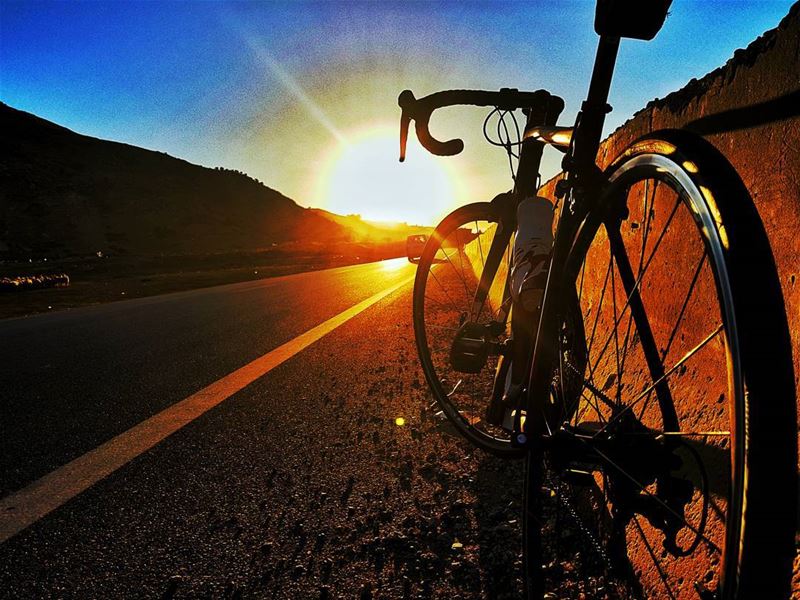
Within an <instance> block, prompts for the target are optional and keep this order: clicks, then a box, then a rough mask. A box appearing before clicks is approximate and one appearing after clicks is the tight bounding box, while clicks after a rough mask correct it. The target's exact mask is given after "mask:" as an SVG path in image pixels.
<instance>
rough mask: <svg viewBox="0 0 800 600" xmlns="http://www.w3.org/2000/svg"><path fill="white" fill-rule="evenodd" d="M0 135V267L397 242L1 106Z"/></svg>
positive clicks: (358, 224) (234, 178)
mask: <svg viewBox="0 0 800 600" xmlns="http://www.w3.org/2000/svg"><path fill="white" fill-rule="evenodd" d="M0 130H1V131H2V132H3V136H2V141H0V257H2V258H6V259H12V260H13V259H19V258H27V257H31V256H32V257H51V258H58V257H68V256H85V255H93V254H96V253H97V252H102V253H103V254H106V255H108V254H111V255H117V256H119V255H161V254H172V255H176V254H177V255H187V254H191V255H203V254H215V253H222V252H224V253H229V252H237V251H255V250H258V249H262V248H270V247H273V245H275V244H277V245H279V246H280V245H283V244H285V243H288V242H296V241H298V240H301V243H302V244H303V245H305V244H306V243H312V244H313V246H316V247H321V246H325V245H328V244H331V245H333V244H336V243H338V244H337V245H339V246H340V245H341V243H342V242H364V241H366V240H367V239H368V238H372V239H373V240H374V241H378V239H380V241H383V242H386V241H390V240H391V241H398V240H400V239H401V238H403V236H404V231H403V229H402V227H400V228H388V229H387V228H381V227H374V226H371V225H370V224H368V223H365V222H363V221H361V220H360V219H357V218H354V217H339V216H338V215H331V214H330V213H326V212H325V211H319V210H312V209H305V208H302V207H300V206H298V205H297V204H296V203H295V202H294V201H292V200H291V199H289V198H287V197H286V196H284V195H282V194H281V193H279V192H277V191H275V190H273V189H270V188H268V187H266V186H265V185H263V184H261V183H260V182H258V181H256V180H254V179H252V178H250V177H248V176H247V175H245V174H243V173H239V172H235V171H230V170H225V169H219V168H218V169H209V168H206V167H201V166H198V165H194V164H191V163H189V162H186V161H184V160H180V159H177V158H173V157H171V156H168V155H167V154H164V153H161V152H153V151H150V150H144V149H142V148H137V147H135V146H130V145H127V144H121V143H117V142H111V141H105V140H100V139H96V138H92V137H88V136H85V135H80V134H77V133H75V132H73V131H70V130H69V129H66V128H64V127H61V126H59V125H56V124H54V123H51V122H49V121H46V120H44V119H41V118H39V117H36V116H34V115H32V114H29V113H25V112H22V111H19V110H16V109H14V108H11V107H10V106H7V105H6V104H2V103H0ZM349 221H352V225H353V226H352V227H351V226H349ZM375 238H378V239H375ZM290 245H291V246H295V247H296V246H297V244H295V243H292V244H290Z"/></svg>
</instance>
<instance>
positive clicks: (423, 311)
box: [413, 202, 523, 458]
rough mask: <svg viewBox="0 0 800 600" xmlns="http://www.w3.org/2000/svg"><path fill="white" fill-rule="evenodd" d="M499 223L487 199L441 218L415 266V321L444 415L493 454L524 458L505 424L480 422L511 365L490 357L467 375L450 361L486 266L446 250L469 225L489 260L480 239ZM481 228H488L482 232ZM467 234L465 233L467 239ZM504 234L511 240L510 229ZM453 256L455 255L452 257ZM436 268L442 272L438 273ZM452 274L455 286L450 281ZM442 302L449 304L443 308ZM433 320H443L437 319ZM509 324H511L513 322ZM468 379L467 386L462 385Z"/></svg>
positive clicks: (428, 374) (432, 387)
mask: <svg viewBox="0 0 800 600" xmlns="http://www.w3.org/2000/svg"><path fill="white" fill-rule="evenodd" d="M499 223H500V217H499V215H497V214H496V209H495V206H494V205H492V204H491V203H489V202H476V203H472V204H467V205H464V206H461V207H459V208H457V209H456V210H454V211H453V212H451V213H450V214H449V215H448V216H446V217H445V218H444V219H443V220H442V222H441V223H440V224H439V225H438V226H437V227H436V229H435V230H434V232H433V234H432V235H431V236H430V238H429V240H428V242H427V243H426V245H425V249H424V250H423V252H422V255H421V256H420V259H419V264H418V266H417V273H416V277H415V280H414V292H413V322H414V337H415V340H416V345H417V352H418V355H419V359H420V363H421V365H422V369H423V372H424V374H425V378H426V381H427V382H428V386H429V388H430V390H431V393H432V394H433V397H434V400H435V401H436V403H437V405H438V406H439V408H440V409H441V411H442V413H443V414H444V416H445V417H447V419H448V420H449V422H450V423H451V424H452V425H453V426H454V427H455V429H456V431H457V432H458V433H459V434H460V435H461V436H463V437H464V438H465V439H466V440H467V441H469V442H470V443H472V444H474V445H475V446H478V447H479V448H482V449H484V450H486V451H488V452H491V453H493V454H495V455H498V456H501V457H504V458H512V457H521V456H522V455H523V453H522V452H521V451H520V450H519V449H518V448H513V447H512V446H511V443H510V437H509V436H508V434H507V433H506V432H504V431H503V430H502V429H501V428H499V427H492V426H486V424H485V422H483V421H482V419H483V415H484V411H485V409H486V407H487V406H488V403H489V398H490V396H491V394H492V393H493V391H496V386H495V385H494V384H495V379H496V374H497V373H498V372H501V371H503V372H505V370H507V365H506V367H505V368H504V367H503V366H502V363H500V361H499V357H496V358H495V359H494V360H493V359H491V358H490V359H489V360H488V361H487V364H486V366H485V367H484V368H482V369H481V370H480V372H478V373H475V374H463V373H457V372H456V371H455V370H454V369H453V368H452V366H451V365H450V364H449V362H448V359H447V351H448V350H449V348H450V343H451V341H452V335H453V331H455V328H457V327H458V325H459V324H458V322H452V323H451V321H453V318H454V317H458V316H460V314H463V313H464V312H468V311H469V310H470V304H471V302H472V294H473V292H474V286H475V284H476V281H475V278H477V279H480V273H474V272H473V271H475V270H477V269H479V268H482V266H483V265H480V267H477V266H475V267H474V268H473V267H472V266H470V264H472V263H471V262H470V261H469V259H468V258H467V257H466V253H465V252H464V251H462V250H461V248H458V250H457V251H456V252H453V251H452V249H451V250H450V252H449V253H448V251H447V250H443V248H446V247H451V248H452V246H453V244H456V245H458V244H460V243H461V242H459V241H458V240H457V239H455V238H454V236H456V237H457V236H459V235H461V234H460V233H459V232H458V231H459V230H460V229H464V228H465V227H469V228H471V229H470V230H471V231H472V234H476V233H477V237H475V238H474V240H472V241H471V242H470V243H471V244H473V245H474V244H480V248H479V250H480V253H481V259H485V254H486V253H487V252H488V247H489V244H490V243H491V242H490V241H489V240H484V241H481V238H482V237H484V236H489V235H492V234H491V231H490V230H491V229H492V228H496V227H498V226H499ZM481 228H483V229H486V231H484V232H483V233H480V232H481ZM473 230H476V231H473ZM495 231H496V229H495ZM469 235H470V234H467V236H468V237H469ZM506 237H507V238H508V240H510V232H508V233H507V234H506ZM454 239H455V241H453V240H454ZM492 239H493V238H492ZM487 242H488V243H487ZM508 243H510V242H507V244H508ZM454 254H455V255H456V257H453V255H454ZM437 261H438V262H437ZM473 261H474V259H473ZM508 261H510V249H509V251H508V252H507V259H506V261H505V264H504V268H505V269H506V272H507V269H508V265H509V262H508ZM478 262H480V261H478ZM498 270H499V269H498ZM436 271H439V272H440V275H439V276H437V275H436ZM448 277H449V279H450V280H451V282H452V285H450V284H449V283H448V281H447V279H448ZM505 277H506V275H505V274H503V273H501V275H500V277H497V274H496V273H495V274H494V275H493V276H492V280H493V282H494V283H493V284H492V286H493V290H502V288H503V287H504V286H505V285H506V280H505ZM501 278H502V281H501V280H500V279H501ZM437 292H443V294H442V297H441V298H438V299H437V298H436V297H431V294H435V293H437ZM443 304H446V306H442V305H443ZM485 315H486V318H488V316H490V313H489V312H488V311H487V312H486V313H485ZM434 319H438V320H439V321H440V322H437V323H434V322H433V321H434ZM444 322H446V323H447V324H448V325H450V326H451V327H452V328H453V329H452V330H446V329H444V327H443V326H442V323H444ZM507 325H510V321H509V323H507ZM436 328H439V329H436ZM508 335H509V333H508V331H506V332H504V333H503V334H502V336H501V338H506V339H507V337H508ZM437 342H438V343H439V344H440V347H439V348H436V349H435V348H434V344H436V343H437ZM450 378H452V379H456V380H457V383H455V384H451V386H450V387H452V388H453V389H452V391H451V392H448V391H446V390H445V389H444V384H443V380H447V379H450ZM465 381H466V382H467V385H462V383H463V382H465ZM456 390H460V391H459V392H458V394H459V397H454V395H455V392H456Z"/></svg>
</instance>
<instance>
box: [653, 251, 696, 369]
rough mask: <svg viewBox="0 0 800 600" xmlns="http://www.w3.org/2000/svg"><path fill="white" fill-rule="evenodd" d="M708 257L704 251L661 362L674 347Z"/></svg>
mask: <svg viewBox="0 0 800 600" xmlns="http://www.w3.org/2000/svg"><path fill="white" fill-rule="evenodd" d="M707 257H708V253H707V252H706V250H705V249H703V255H702V256H701V257H700V262H699V263H698V264H697V268H696V269H695V271H694V276H693V277H692V281H691V283H690V284H689V291H688V292H687V293H686V298H685V299H684V300H683V304H682V305H681V309H680V311H679V312H678V318H677V319H676V321H675V326H674V327H673V328H672V332H671V333H670V336H669V341H667V345H666V347H665V348H664V350H663V352H662V356H661V360H664V359H666V358H667V354H668V353H669V349H670V348H671V347H672V342H673V341H674V340H675V335H676V334H677V333H678V327H679V325H680V323H681V320H682V319H683V313H684V312H685V311H686V307H687V306H688V305H689V300H690V299H691V297H692V293H693V292H694V288H695V285H696V284H697V279H698V277H699V276H700V271H701V270H702V269H703V264H704V263H705V261H706V258H707Z"/></svg>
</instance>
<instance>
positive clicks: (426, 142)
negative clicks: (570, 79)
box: [397, 88, 564, 162]
mask: <svg viewBox="0 0 800 600" xmlns="http://www.w3.org/2000/svg"><path fill="white" fill-rule="evenodd" d="M554 101H555V102H556V104H557V105H556V106H553V109H555V110H556V111H557V112H561V110H563V108H564V101H563V100H562V99H561V98H558V97H557V96H553V95H551V94H550V93H549V92H547V91H546V90H537V91H535V92H520V91H519V90H516V89H512V88H503V89H501V90H500V91H499V92H487V91H482V90H447V91H444V92H436V93H435V94H431V95H430V96H425V97H424V98H419V99H417V98H415V97H414V94H413V92H412V91H411V90H405V91H404V92H402V93H401V94H400V97H399V98H398V99H397V103H398V104H399V105H400V108H401V109H402V113H401V115H400V162H403V161H404V160H405V158H406V144H407V142H408V128H409V126H410V125H411V121H412V120H413V121H414V122H415V123H416V126H415V129H416V131H417V139H419V142H420V144H422V145H423V147H424V148H425V149H426V150H428V152H430V153H431V154H436V155H437V156H453V155H455V154H458V153H459V152H461V151H462V150H463V149H464V142H463V141H462V140H460V139H452V140H447V141H446V142H442V141H439V140H437V139H436V138H434V137H433V136H432V135H431V132H430V130H429V129H428V122H429V121H430V118H431V114H432V113H433V111H434V110H436V109H437V108H442V107H445V106H455V105H471V106H494V107H497V108H499V109H501V110H515V109H517V108H533V107H536V106H538V105H539V104H541V103H543V102H554Z"/></svg>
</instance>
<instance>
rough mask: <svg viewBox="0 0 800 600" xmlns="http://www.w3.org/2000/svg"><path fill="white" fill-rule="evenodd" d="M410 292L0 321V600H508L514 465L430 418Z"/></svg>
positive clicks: (397, 276) (346, 292)
mask: <svg viewBox="0 0 800 600" xmlns="http://www.w3.org/2000/svg"><path fill="white" fill-rule="evenodd" d="M413 272H414V267H413V266H412V265H410V264H408V263H407V262H406V261H404V260H402V259H400V260H393V261H385V262H383V263H373V264H367V265H358V266H352V267H344V268H339V269H331V270H326V271H317V272H311V273H304V274H298V275H291V276H286V277H279V278H273V279H265V280H261V281H256V282H247V283H241V284H233V285H226V286H220V287H215V288H207V289H203V290H196V291H191V292H181V293H176V294H169V295H165V296H158V297H152V298H143V299H138V300H130V301H125V302H118V303H113V304H107V305H102V306H96V307H89V308H81V309H75V310H71V311H67V312H61V313H53V314H46V315H40V316H35V317H28V318H22V319H11V320H7V321H2V322H0V339H2V345H0V508H1V509H2V511H3V514H0V540H3V541H2V543H0V597H2V598H6V597H8V598H40V597H44V598H47V597H58V598H73V597H75V598H116V597H137V598H162V597H165V598H172V597H175V598H183V597H201V598H205V597H219V598H239V597H241V598H251V597H252V598H438V597H441V598H484V597H488V598H495V597H496V598H503V597H508V598H512V597H518V596H519V594H520V581H519V576H520V562H519V550H520V540H519V524H518V523H517V521H516V519H518V518H519V501H520V496H521V488H520V484H519V477H520V471H521V465H520V464H519V463H516V462H512V463H504V462H502V461H500V460H498V459H495V458H492V457H490V456H488V455H486V454H484V453H482V452H480V451H477V450H475V451H474V450H472V449H471V448H470V447H469V446H468V445H467V444H465V443H463V442H461V440H459V439H458V438H457V437H456V436H455V435H454V433H453V431H452V430H449V429H448V427H447V426H446V425H444V424H443V423H442V422H441V421H440V420H439V419H437V418H436V417H435V416H434V412H435V411H434V410H428V409H427V406H428V405H429V404H430V396H429V394H428V391H427V389H426V387H425V384H424V381H423V377H422V373H421V371H420V369H419V367H418V365H417V362H416V356H415V350H414V342H413V332H412V326H411V287H412V284H411V280H410V278H411V277H412V276H413ZM399 419H402V420H399Z"/></svg>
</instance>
